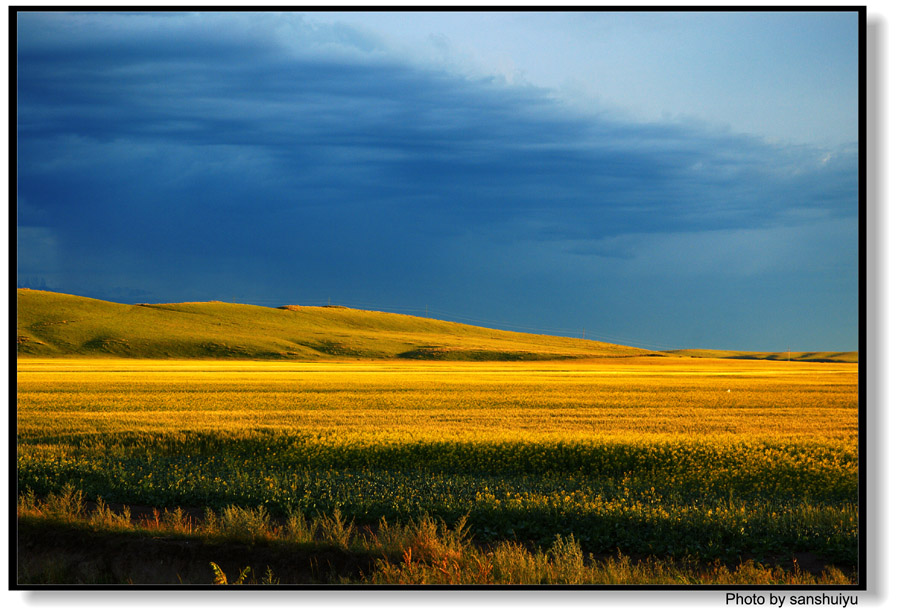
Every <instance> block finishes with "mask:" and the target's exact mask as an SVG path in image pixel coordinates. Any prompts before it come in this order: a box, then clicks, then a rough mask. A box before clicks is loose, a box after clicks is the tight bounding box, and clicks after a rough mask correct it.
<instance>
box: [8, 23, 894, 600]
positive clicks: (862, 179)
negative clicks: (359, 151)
mask: <svg viewBox="0 0 900 613" xmlns="http://www.w3.org/2000/svg"><path fill="white" fill-rule="evenodd" d="M86 11H87V12H125V11H127V12H204V13H209V12H325V11H328V12H473V13H477V12H685V11H692V12H801V13H802V12H843V13H846V12H852V13H856V14H857V37H858V38H857V56H858V66H857V70H858V81H857V87H858V118H857V120H858V146H859V171H858V175H857V181H858V211H859V216H858V228H859V242H858V244H859V248H858V253H859V277H858V287H857V292H858V301H857V306H858V312H859V317H860V319H859V323H858V332H859V334H858V339H859V370H858V382H859V388H858V389H859V392H858V399H859V402H858V407H859V408H858V420H859V429H858V441H859V445H858V450H859V451H858V453H859V494H858V496H859V507H860V511H861V513H860V522H859V555H858V558H857V564H858V565H857V572H858V579H859V583H858V584H856V585H849V586H828V585H815V586H796V585H514V586H503V585H450V586H444V585H369V584H360V585H355V584H354V585H339V584H325V585H303V584H301V585H296V584H293V585H227V586H217V585H133V586H129V585H112V584H110V585H106V584H104V585H96V586H93V585H70V584H60V585H31V584H25V585H20V584H19V583H18V576H17V545H16V542H17V539H16V541H15V542H14V540H13V537H17V536H18V520H17V517H16V514H15V513H13V512H12V511H13V509H14V506H15V500H16V499H17V496H18V488H17V482H18V480H17V473H16V470H17V466H16V447H15V445H14V444H13V443H14V442H15V434H14V433H15V432H16V425H17V414H16V412H14V411H12V410H10V411H9V443H10V451H9V474H8V478H9V509H8V510H9V511H10V515H9V532H8V536H9V556H8V562H9V577H8V581H9V583H8V589H9V590H14V591H54V592H55V591H70V590H74V591H79V592H83V591H130V592H134V591H142V590H151V591H155V592H158V591H178V592H184V591H210V590H212V591H223V590H237V591H279V592H284V591H310V590H312V591H333V590H337V591H346V592H359V591H373V590H374V591H379V592H383V591H413V592H422V591H472V592H475V591H502V592H510V591H513V592H523V591H524V592H527V591H536V590H537V591H554V592H560V591H561V592H607V591H618V592H623V591H627V592H636V591H637V592H661V591H674V592H679V593H685V592H726V591H728V592H751V591H768V592H770V593H771V592H784V591H794V592H798V591H803V592H809V591H816V592H837V591H840V592H844V591H846V592H853V593H854V595H858V593H859V592H861V591H866V590H868V589H869V581H868V579H869V572H868V562H869V555H870V552H869V549H868V538H869V530H868V527H867V515H868V513H869V511H870V509H869V508H868V494H869V492H868V488H867V484H868V478H869V474H868V469H867V455H868V453H869V451H870V450H869V449H868V438H867V428H866V423H867V421H866V414H867V410H868V405H867V402H866V384H867V381H868V379H867V376H868V374H869V372H868V369H867V343H866V341H867V335H866V319H867V313H868V311H867V287H868V286H867V278H866V272H867V270H868V267H867V248H866V247H867V242H866V234H867V232H866V230H867V225H866V222H867V202H868V200H867V187H868V180H870V179H873V180H878V179H879V178H880V177H874V176H870V174H869V173H868V172H867V171H868V164H867V159H866V157H867V146H868V144H869V142H868V131H867V115H868V110H869V109H868V102H869V101H868V100H867V87H868V83H867V65H868V64H867V58H866V53H867V48H868V46H867V42H868V40H867V32H866V26H867V22H866V17H867V8H866V6H865V5H840V6H828V5H822V6H806V5H799V6H761V5H749V6H741V5H735V6H704V5H693V6H691V5H680V6H670V5H664V6H651V5H647V6H640V5H610V6H579V5H562V6H547V5H543V6H518V7H517V6H503V5H499V6H498V5H473V6H463V5H450V6H446V5H443V6H441V5H438V6H366V5H356V6H341V5H330V6H329V5H319V6H309V7H306V6H279V5H262V6H252V5H243V6H213V5H180V6H179V5H136V6H125V5H119V6H103V5H101V6H91V5H72V6H67V5H55V6H53V5H51V6H40V5H22V6H12V5H10V6H9V7H8V19H9V32H8V35H9V48H8V52H9V66H8V68H9V81H8V87H9V98H8V103H9V115H8V121H9V124H8V125H9V143H8V156H9V167H8V170H9V193H8V198H9V200H8V202H9V205H10V206H9V232H10V241H9V269H10V289H9V291H10V296H11V299H10V302H9V304H10V311H9V319H10V323H9V325H10V329H11V331H12V335H13V336H15V334H16V328H17V320H16V312H15V309H14V308H13V305H14V297H15V295H16V281H15V280H14V279H13V278H14V277H15V273H16V261H17V260H16V258H17V255H16V246H15V245H16V244H17V238H18V234H17V226H16V220H17V216H16V210H15V209H13V206H12V203H13V202H16V201H17V198H16V196H17V193H18V190H17V185H16V177H17V155H16V152H17V136H16V131H15V130H14V127H16V126H17V125H18V116H17V96H16V83H17V62H16V60H17V28H16V23H17V19H16V18H17V15H18V13H20V12H22V13H26V12H86ZM14 238H15V239H16V240H15V241H14V240H12V239H14ZM10 346H11V349H10V368H9V372H10V408H11V407H12V406H14V404H13V403H14V388H13V385H12V381H13V377H14V376H15V374H16V369H15V364H16V363H17V362H16V360H17V357H18V356H17V350H16V344H15V343H11V344H10ZM766 604H768V603H766Z"/></svg>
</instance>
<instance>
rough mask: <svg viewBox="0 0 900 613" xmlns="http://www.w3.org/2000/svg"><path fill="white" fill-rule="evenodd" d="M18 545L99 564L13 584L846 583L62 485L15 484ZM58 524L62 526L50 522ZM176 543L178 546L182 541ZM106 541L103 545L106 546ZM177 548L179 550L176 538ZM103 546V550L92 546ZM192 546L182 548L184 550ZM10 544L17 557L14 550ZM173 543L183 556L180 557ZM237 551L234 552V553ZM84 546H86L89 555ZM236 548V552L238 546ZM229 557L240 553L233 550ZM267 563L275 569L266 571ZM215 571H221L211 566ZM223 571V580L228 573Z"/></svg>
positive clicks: (748, 566)
mask: <svg viewBox="0 0 900 613" xmlns="http://www.w3.org/2000/svg"><path fill="white" fill-rule="evenodd" d="M18 515H19V532H20V541H22V540H23V536H22V534H24V535H25V536H24V540H25V542H26V543H25V548H27V547H28V546H29V545H33V543H32V542H31V540H33V539H34V538H36V537H37V535H40V537H44V538H45V539H46V537H47V535H50V538H52V539H54V540H55V541H57V542H58V541H59V540H60V538H62V539H63V540H64V539H66V538H68V539H70V540H75V539H77V541H78V543H79V548H80V549H81V550H82V551H83V550H85V549H88V550H90V549H91V548H92V547H94V548H96V547H97V545H98V544H101V549H102V551H103V556H95V557H100V558H102V560H103V562H102V563H100V564H99V565H98V564H97V561H96V560H95V561H94V564H93V565H90V564H89V565H85V564H84V561H85V560H84V556H72V555H71V552H68V553H69V555H68V557H67V556H65V555H63V554H62V553H61V551H64V549H61V548H59V547H58V548H57V549H58V550H57V551H56V552H55V553H56V555H55V556H54V555H52V554H51V555H49V556H48V555H47V552H46V551H45V552H44V556H43V559H35V558H29V557H27V556H24V559H21V560H20V565H19V581H20V583H22V584H40V583H100V582H102V583H126V582H132V583H133V582H140V583H163V582H171V583H174V582H176V580H177V582H178V583H190V582H205V583H216V584H229V583H231V584H243V583H254V584H264V585H265V584H269V585H272V584H279V583H281V581H282V577H284V578H286V579H287V580H289V581H290V582H292V583H305V584H310V583H340V584H349V583H374V584H392V585H402V584H538V585H544V584H595V585H604V584H620V585H621V584H625V585H642V584H666V585H691V584H698V583H702V584H718V585H737V584H752V585H766V584H791V585H803V584H827V585H847V584H851V583H853V582H854V581H855V577H854V576H852V575H851V576H850V577H848V576H847V575H845V574H844V573H843V572H841V571H840V570H838V569H836V568H834V567H830V566H829V567H827V568H826V569H825V571H824V572H823V573H820V574H812V573H809V572H805V571H802V570H800V569H799V568H797V567H796V565H795V566H794V568H792V569H783V568H780V567H774V568H773V567H766V566H763V565H761V564H758V563H756V562H753V561H746V562H742V563H740V564H738V565H736V566H735V567H731V568H730V567H728V566H725V565H723V564H720V563H718V562H716V563H713V564H701V563H699V562H698V561H696V560H695V559H682V560H678V561H676V560H673V559H658V558H653V559H647V560H636V561H633V560H631V559H630V558H629V557H628V556H626V555H624V554H622V553H621V552H619V553H618V554H617V555H615V556H607V557H605V558H603V559H600V560H596V559H594V557H593V555H591V554H587V555H585V553H584V551H583V550H582V547H581V545H580V544H579V543H578V541H576V540H575V539H574V538H573V537H572V536H571V535H570V536H569V537H567V538H562V537H560V536H559V535H556V536H555V537H554V539H553V542H552V544H551V545H550V547H549V548H548V549H547V550H542V549H541V548H537V549H529V548H526V547H525V546H523V545H522V544H520V543H516V542H511V541H500V542H498V543H494V544H490V545H482V546H476V545H475V544H473V542H472V539H471V537H470V536H469V534H468V532H469V530H468V527H467V525H466V518H465V517H463V518H461V519H460V520H458V521H457V523H456V524H455V525H454V526H453V527H452V528H450V527H448V526H447V525H446V524H445V523H443V522H440V521H436V520H434V519H432V518H431V517H429V516H427V515H425V516H422V517H419V518H418V519H416V520H413V521H411V522H408V523H402V524H390V523H388V522H386V521H385V520H383V519H382V520H381V522H380V523H379V524H378V526H377V527H374V528H363V529H360V528H358V527H356V526H355V525H354V523H353V522H352V521H347V520H345V519H344V518H343V516H342V515H341V513H340V511H339V510H335V511H334V513H333V514H332V515H331V516H324V515H318V516H315V517H312V518H309V517H306V516H304V515H302V514H300V513H296V512H295V513H292V514H291V515H290V516H289V517H287V518H286V519H285V520H284V521H283V522H277V521H274V520H273V519H272V517H271V516H270V515H269V513H268V511H267V510H266V509H265V507H263V506H259V507H257V508H255V509H246V508H240V507H234V506H229V507H226V508H224V509H223V510H222V511H221V512H220V513H218V514H217V513H215V512H213V511H210V510H207V512H206V513H205V514H204V516H203V518H202V519H200V520H194V519H192V518H191V516H190V515H188V514H186V513H185V512H184V511H182V509H180V508H176V509H175V510H173V511H168V510H166V511H163V512H162V513H160V512H158V511H157V512H154V513H153V515H152V516H145V517H142V518H138V517H134V516H132V513H131V510H130V509H129V508H128V507H125V508H124V509H122V510H121V511H119V512H117V511H114V510H112V509H110V507H109V506H108V505H107V504H105V503H104V502H103V501H102V500H97V501H96V503H95V504H94V505H93V509H92V510H88V508H87V505H86V501H85V500H84V497H83V495H82V493H81V492H80V491H76V490H74V489H72V488H71V487H66V488H63V490H62V491H61V492H60V493H59V494H50V495H49V496H47V497H46V498H45V499H44V500H38V499H37V498H36V497H35V496H34V495H33V493H32V492H30V491H26V492H25V494H23V495H22V496H20V497H19V501H18ZM61 526H62V527H64V528H63V529H62V530H61V529H60V527H61ZM185 539H188V541H185ZM166 540H168V542H169V543H170V544H177V548H178V549H179V550H180V551H181V555H180V556H179V555H173V554H172V551H171V548H170V551H169V560H168V563H167V564H166V565H165V566H164V567H163V568H160V565H158V564H156V563H155V562H157V560H153V559H149V560H148V559H147V557H146V554H147V552H148V550H152V549H153V548H156V549H157V550H159V549H160V548H161V545H162V548H163V549H164V548H165V544H166ZM229 542H231V543H245V544H249V545H252V546H255V547H256V548H257V550H260V549H262V550H264V551H265V554H264V555H263V556H262V557H263V558H264V565H265V567H264V569H263V567H262V565H260V564H257V565H256V568H254V567H253V566H251V565H246V566H241V561H240V560H239V561H237V562H235V561H234V560H233V559H229V558H233V557H234V554H233V550H232V551H230V550H229V548H228V547H224V546H223V544H224V543H229ZM110 544H112V546H111V547H110V546H109V545H110ZM186 544H187V545H188V547H186V546H185V545H186ZM103 545H106V547H104V546H103ZM190 545H193V547H190ZM21 549H22V544H21V543H20V558H23V556H22V552H21ZM129 549H131V550H134V551H137V552H140V554H143V562H140V563H135V562H134V560H133V559H132V560H130V563H129V560H128V558H129V557H132V558H133V556H130V555H129V553H130V552H129ZM185 549H187V550H188V554H187V555H185ZM198 550H199V551H202V553H205V554H206V555H207V556H208V557H210V558H214V559H217V560H218V562H216V561H210V562H209V568H203V567H202V566H198V565H196V564H191V562H190V558H191V557H196V555H197V553H198ZM245 551H246V550H245ZM95 553H96V551H95ZM244 555H246V553H245V552H244ZM239 558H240V556H239ZM273 565H274V566H275V568H277V570H275V569H273ZM223 567H224V568H223ZM229 577H231V579H229Z"/></svg>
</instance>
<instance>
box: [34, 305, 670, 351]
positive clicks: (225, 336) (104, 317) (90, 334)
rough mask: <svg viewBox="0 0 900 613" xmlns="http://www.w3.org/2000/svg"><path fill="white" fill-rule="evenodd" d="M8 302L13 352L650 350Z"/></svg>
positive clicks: (323, 311) (337, 315)
mask: <svg viewBox="0 0 900 613" xmlns="http://www.w3.org/2000/svg"><path fill="white" fill-rule="evenodd" d="M17 310H18V325H17V346H18V355H19V356H23V357H24V356H36V357H37V356H45V357H52V356H92V357H99V356H111V357H112V356H117V357H133V358H166V357H171V358H242V359H293V360H322V359H336V358H340V359H348V358H382V359H384V358H409V359H428V360H440V359H444V360H541V359H565V358H593V357H627V356H638V355H648V354H652V352H649V351H646V350H643V349H637V348H634V347H624V346H621V345H613V344H609V343H601V342H596V341H589V340H582V339H574V338H567V337H554V336H543V335H537V334H522V333H518V332H506V331H501V330H492V329H489V328H481V327H477V326H470V325H465V324H458V323H452V322H446V321H441V320H436V319H427V318H422V317H413V316H410V315H399V314H394V313H382V312H378V311H362V310H357V309H349V308H343V307H308V306H286V307H282V308H268V307H260V306H253V305H246V304H231V303H223V302H190V303H180V304H139V305H126V304H117V303H114V302H105V301H103V300H94V299H91V298H82V297H79V296H72V295H68V294H59V293H54V292H45V291H38V290H29V289H19V290H18V291H17ZM656 355H658V354H656Z"/></svg>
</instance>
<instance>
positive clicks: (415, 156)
mask: <svg viewBox="0 0 900 613" xmlns="http://www.w3.org/2000/svg"><path fill="white" fill-rule="evenodd" d="M14 27H15V28H16V34H17V57H16V62H17V64H16V68H17V80H18V81H17V90H16V93H17V121H18V125H17V160H16V161H17V177H16V178H17V203H16V205H17V206H16V213H17V224H16V237H17V276H18V279H17V282H18V284H19V285H20V286H27V287H35V288H46V289H52V290H56V291H63V292H66V293H72V294H78V295H84V296H90V297H95V298H101V299H106V300H113V301H117V302H128V303H134V302H182V301H204V300H226V301H237V302H243V303H251V304H260V305H263V306H279V305H283V304H327V303H328V302H331V303H334V304H344V305H348V306H358V307H362V308H373V309H378V310H390V311H397V312H406V313H411V314H416V315H424V314H425V309H426V308H427V313H428V315H429V316H433V317H440V318H445V319H451V320H455V321H463V322H467V323H480V324H484V325H490V326H494V327H502V328H506V329H515V330H522V331H536V332H548V333H562V334H569V335H575V336H581V335H582V334H584V335H585V336H587V337H588V338H594V339H596V340H604V341H611V342H621V343H624V344H630V345H637V346H642V347H648V348H654V349H657V348H658V349H667V348H697V347H702V348H711V349H735V350H738V349H742V350H758V351H784V350H787V349H788V348H790V349H791V350H794V351H818V350H833V351H838V350H845V351H846V350H856V349H858V335H859V319H858V318H859V312H858V311H859V310H858V302H859V293H858V284H859V239H858V235H859V223H858V222H859V181H858V173H859V149H858V138H859V135H858V131H857V130H858V115H859V108H858V100H859V91H858V79H859V75H858V43H859V41H858V38H857V15H856V13H853V12H830V13H828V12H818V13H817V12H795V13H792V12H754V13H746V12H663V13H654V12H627V13H615V12H602V11H598V12H587V13H582V12H551V13H535V12H501V13H467V12H454V13H391V12H385V13H366V12H335V13H324V12H322V13H302V12H293V13H213V12H206V13H198V14H193V13H183V12H171V13H165V12H155V13H19V14H18V17H17V22H16V24H15V26H14Z"/></svg>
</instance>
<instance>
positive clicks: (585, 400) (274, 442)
mask: <svg viewBox="0 0 900 613" xmlns="http://www.w3.org/2000/svg"><path fill="white" fill-rule="evenodd" d="M17 383H18V397H17V398H18V400H17V439H18V444H17V456H18V464H17V468H18V488H19V490H20V492H21V491H30V492H33V493H34V494H35V495H37V496H47V495H50V494H54V493H58V492H60V491H62V490H63V489H64V488H66V487H74V488H75V489H77V490H79V491H81V492H83V493H84V495H85V497H86V498H88V499H92V498H96V497H101V498H102V499H103V500H105V501H109V502H118V503H125V504H131V505H149V506H153V507H158V508H169V509H172V508H174V507H176V506H179V507H183V508H200V509H204V508H205V509H212V510H221V509H223V508H226V507H228V506H230V505H238V506H241V507H258V506H259V505H262V506H263V507H265V509H266V510H267V511H268V512H269V513H271V514H272V516H274V517H278V516H281V517H285V516H288V515H290V514H291V513H296V512H300V513H304V514H307V515H308V516H315V515H316V514H328V513H332V512H334V510H335V509H338V510H339V511H340V512H341V514H342V515H343V516H344V517H348V518H352V519H353V520H354V521H355V522H356V523H357V525H361V526H365V525H377V524H378V523H379V522H381V521H382V520H385V521H387V522H408V521H412V520H415V519H416V518H418V517H423V516H426V515H427V516H429V517H432V518H439V519H441V520H444V521H446V522H447V523H448V524H451V525H452V524H454V523H455V522H457V521H458V520H459V519H460V518H462V517H465V518H466V522H467V524H468V526H470V528H471V530H472V534H473V536H474V538H475V539H476V540H477V541H478V542H486V543H491V542H501V541H515V542H518V543H524V544H526V545H529V546H534V547H548V546H551V545H552V544H553V543H554V542H557V541H558V537H557V535H562V537H567V536H568V535H571V536H572V537H574V539H576V540H577V541H578V542H579V543H580V544H581V546H582V547H583V549H584V550H585V551H586V552H591V553H593V554H596V555H606V554H616V553H617V552H623V553H625V554H627V555H631V556H652V557H658V558H666V559H682V560H699V561H714V560H721V561H724V562H726V563H732V562H735V561H739V560H748V559H753V560H758V561H764V562H767V563H774V564H782V563H789V561H790V560H791V558H792V557H793V556H796V555H799V554H806V555H814V556H816V558H817V559H820V560H822V561H823V562H824V563H828V564H834V565H841V566H843V567H845V568H847V567H849V568H856V566H857V563H858V544H859V534H858V530H859V528H858V519H859V506H858V492H859V483H858V479H859V465H858V458H859V449H858V410H859V408H858V367H857V365H856V364H825V363H797V362H771V361H754V360H716V359H693V358H687V357H667V358H618V359H607V360H595V361H591V362H583V361H558V362H529V363H448V362H440V363H426V362H413V361H405V362H404V361H396V362H384V361H368V362H367V361H356V362H327V363H326V362H319V363H289V362H240V361H213V360H210V361H201V360H193V361H176V360H160V361H152V360H113V359H105V360H104V359H71V360H65V359H52V360H39V359H20V360H19V361H18V376H17Z"/></svg>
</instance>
